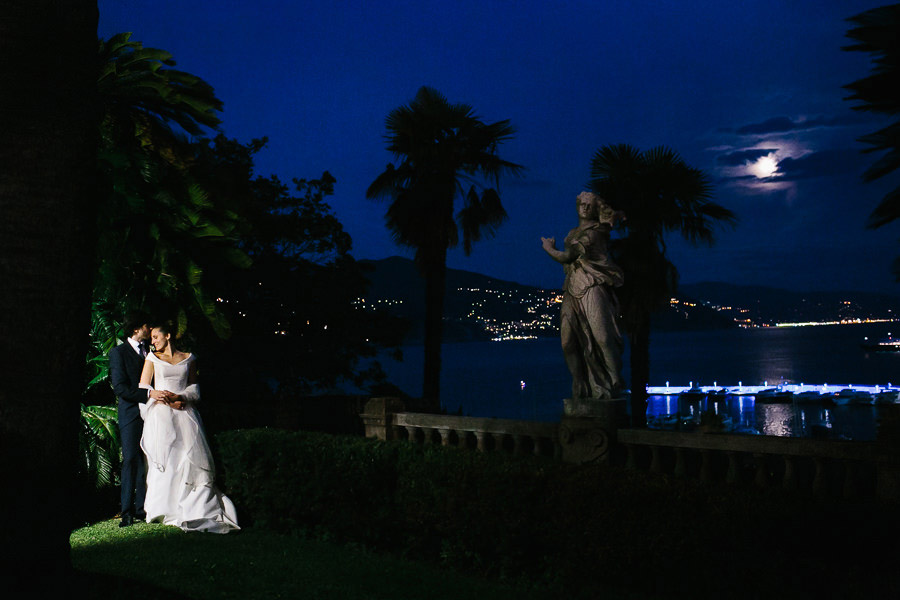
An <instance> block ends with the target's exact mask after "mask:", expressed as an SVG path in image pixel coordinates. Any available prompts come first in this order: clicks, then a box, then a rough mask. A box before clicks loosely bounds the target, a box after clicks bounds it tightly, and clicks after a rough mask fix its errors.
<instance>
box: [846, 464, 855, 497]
mask: <svg viewBox="0 0 900 600" xmlns="http://www.w3.org/2000/svg"><path fill="white" fill-rule="evenodd" d="M857 492H858V490H857V488H856V464H855V463H854V462H853V461H852V460H845V461H844V498H845V499H847V500H852V499H853V498H856V496H857Z"/></svg>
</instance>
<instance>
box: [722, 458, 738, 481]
mask: <svg viewBox="0 0 900 600" xmlns="http://www.w3.org/2000/svg"><path fill="white" fill-rule="evenodd" d="M740 480H741V469H740V465H739V464H738V453H737V452H734V451H729V452H728V472H727V473H725V482H726V483H738V482H740Z"/></svg>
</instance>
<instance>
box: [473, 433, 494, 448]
mask: <svg viewBox="0 0 900 600" xmlns="http://www.w3.org/2000/svg"><path fill="white" fill-rule="evenodd" d="M490 435H491V434H489V433H487V432H486V431H476V432H475V439H476V440H477V441H478V444H477V445H476V447H477V448H478V451H479V452H484V451H485V450H486V449H487V438H488V437H489V436H490Z"/></svg>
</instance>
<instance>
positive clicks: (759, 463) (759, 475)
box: [753, 454, 769, 488]
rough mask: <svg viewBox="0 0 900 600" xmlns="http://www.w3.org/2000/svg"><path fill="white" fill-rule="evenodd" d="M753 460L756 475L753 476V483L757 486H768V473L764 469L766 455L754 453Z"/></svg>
mask: <svg viewBox="0 0 900 600" xmlns="http://www.w3.org/2000/svg"><path fill="white" fill-rule="evenodd" d="M753 461H754V463H756V476H755V477H754V478H753V483H755V484H756V486H757V487H761V488H766V487H769V474H768V472H767V471H766V455H765V454H754V455H753Z"/></svg>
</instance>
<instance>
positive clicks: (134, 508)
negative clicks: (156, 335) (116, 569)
mask: <svg viewBox="0 0 900 600" xmlns="http://www.w3.org/2000/svg"><path fill="white" fill-rule="evenodd" d="M149 321H150V320H149V319H148V318H147V316H146V315H144V314H143V313H131V314H129V315H128V316H127V317H126V319H125V332H126V333H128V334H130V335H129V337H128V339H127V340H125V343H124V344H119V345H118V346H116V347H115V348H113V349H112V350H110V351H109V382H110V383H111V384H112V388H113V392H115V394H116V397H117V398H118V399H119V438H120V440H121V442H122V496H121V501H122V521H121V522H120V523H119V527H128V526H129V525H131V524H133V523H134V520H135V518H137V519H142V520H143V519H144V518H146V513H145V512H144V497H145V496H146V494H147V473H146V466H145V463H144V455H143V453H142V452H141V433H142V432H143V429H144V421H143V419H142V418H141V412H140V408H139V406H140V405H141V404H143V403H145V402H147V400H148V399H149V398H153V399H154V400H155V399H157V397H156V396H157V395H158V394H160V392H156V391H155V390H150V391H148V390H145V389H141V388H139V387H138V384H139V383H140V382H141V371H143V369H144V357H146V356H147V352H149V349H150V327H149V325H148V323H149Z"/></svg>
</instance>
